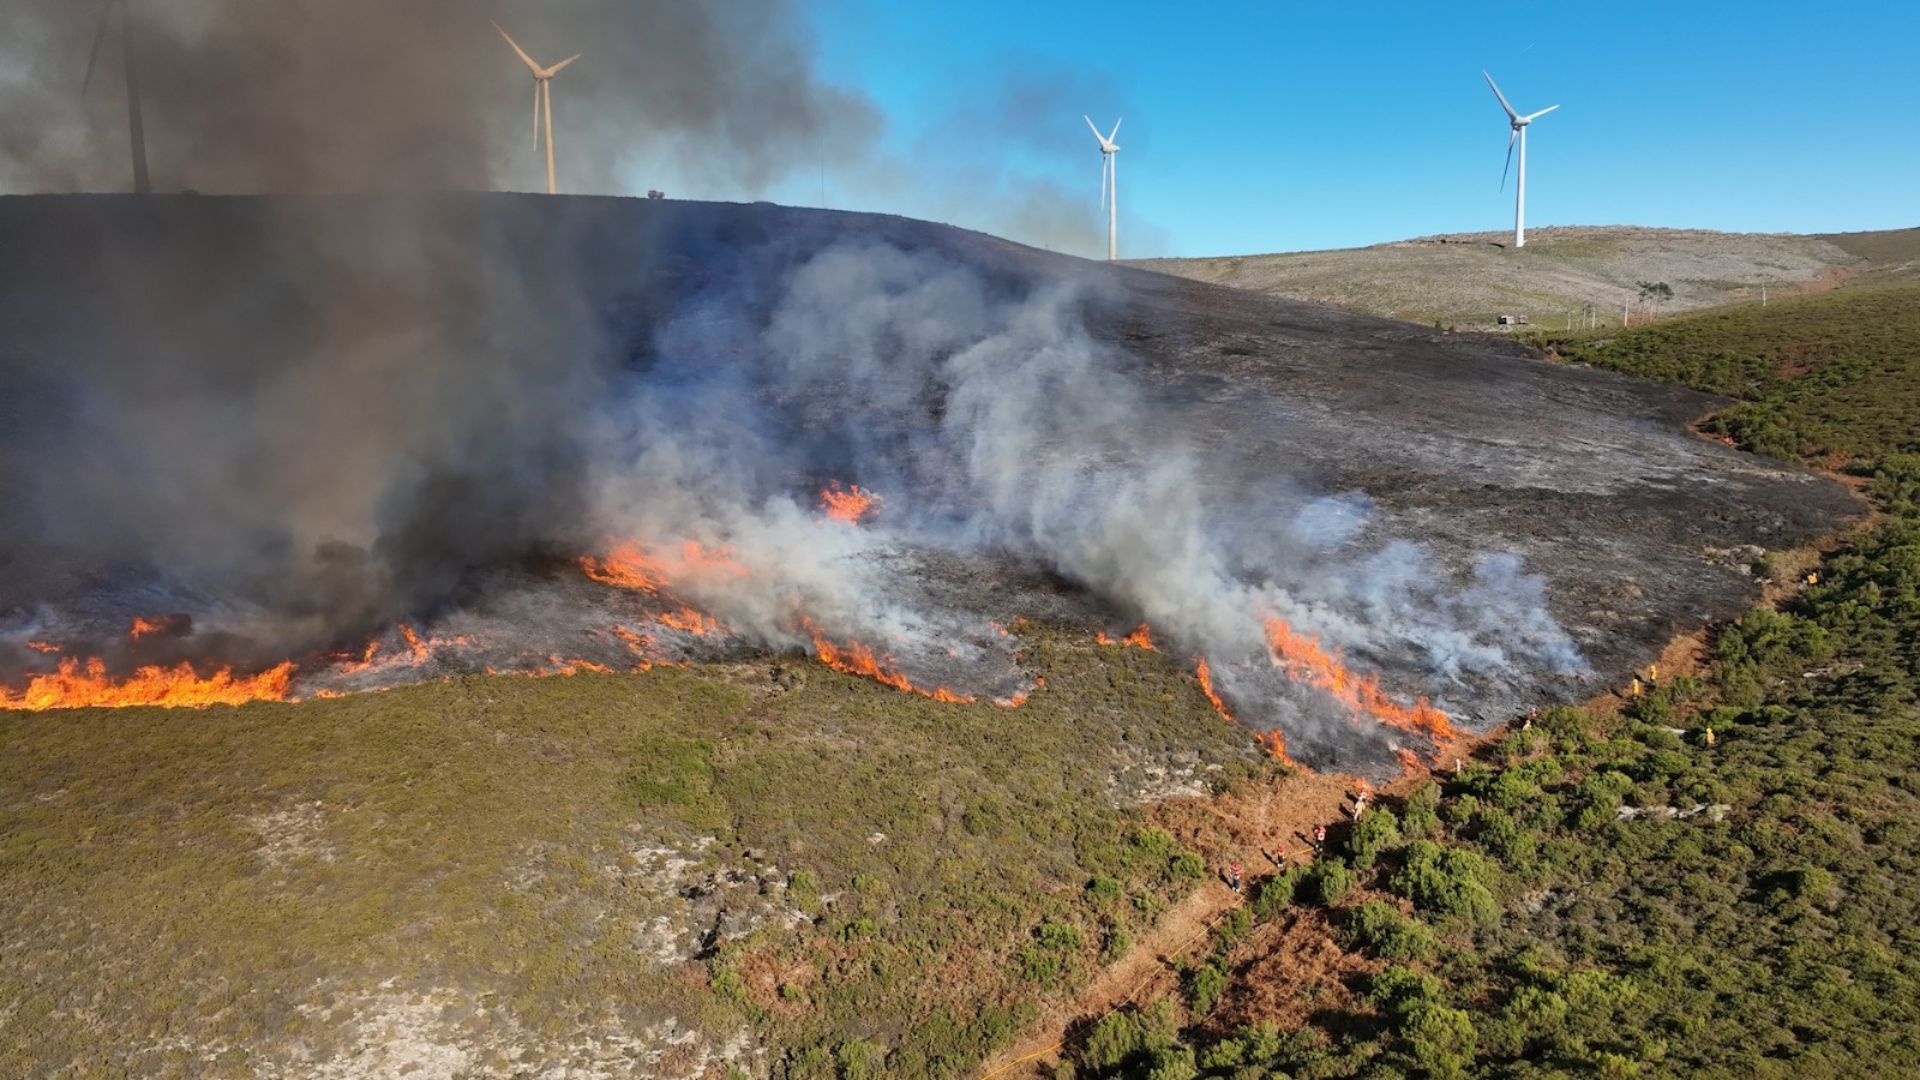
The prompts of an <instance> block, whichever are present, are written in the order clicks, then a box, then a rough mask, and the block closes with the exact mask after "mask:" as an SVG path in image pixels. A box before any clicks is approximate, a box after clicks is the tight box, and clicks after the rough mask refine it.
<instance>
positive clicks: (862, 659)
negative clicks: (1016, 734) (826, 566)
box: [800, 619, 973, 705]
mask: <svg viewBox="0 0 1920 1080" xmlns="http://www.w3.org/2000/svg"><path fill="white" fill-rule="evenodd" d="M800 625H801V627H802V628H803V629H805V630H806V632H807V634H808V636H810V637H812V638H813V651H814V654H815V655H816V656H818V657H819V658H820V662H821V663H823V664H825V665H827V666H828V667H830V668H832V669H834V670H835V671H844V672H846V673H847V674H849V675H864V676H866V677H867V678H869V679H872V680H873V681H875V682H877V683H880V684H882V685H884V686H891V687H893V688H894V689H895V690H904V691H906V692H907V693H909V694H919V695H920V696H921V697H924V698H932V699H933V700H935V701H945V702H950V703H952V704H955V705H965V704H968V703H969V702H971V701H973V698H972V697H970V696H968V695H964V694H956V693H954V692H953V691H951V690H949V689H947V688H946V687H944V686H938V687H935V688H933V689H932V690H927V689H924V688H922V687H918V686H915V685H913V683H912V682H911V681H910V680H909V679H908V678H907V677H906V676H905V675H902V674H901V673H900V671H899V669H898V668H896V667H894V666H893V663H894V660H893V657H891V656H887V655H885V654H884V653H879V654H877V653H875V652H874V651H873V649H872V648H871V647H869V646H867V645H866V644H864V643H862V642H858V641H849V642H847V644H846V646H845V647H841V646H838V645H835V644H834V643H833V642H831V641H829V640H828V639H827V636H826V634H824V633H822V632H821V630H820V628H819V627H818V626H815V625H814V624H813V621H812V620H810V619H801V620H800Z"/></svg>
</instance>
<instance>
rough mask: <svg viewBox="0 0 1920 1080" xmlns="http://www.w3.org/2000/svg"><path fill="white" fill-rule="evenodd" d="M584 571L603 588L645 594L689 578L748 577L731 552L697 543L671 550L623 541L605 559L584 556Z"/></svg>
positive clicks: (686, 542)
mask: <svg viewBox="0 0 1920 1080" xmlns="http://www.w3.org/2000/svg"><path fill="white" fill-rule="evenodd" d="M580 569H581V570H583V571H585V573H586V575H587V576H588V577H590V578H592V579H593V580H595V581H597V582H599V583H600V584H602V585H612V586H614V587H616V588H621V589H637V590H639V591H641V592H659V591H660V590H661V589H663V588H666V586H667V583H668V582H669V581H674V580H678V579H681V578H686V577H699V576H703V575H704V576H707V577H714V576H724V577H745V576H746V573H747V568H746V567H744V566H741V565H740V564H739V563H737V562H735V561H734V560H733V550H732V549H731V548H726V547H718V548H711V549H709V548H706V547H703V546H702V545H701V544H700V542H699V541H697V540H687V541H685V542H683V543H681V544H680V545H679V546H678V547H676V548H667V549H659V548H654V547H650V546H648V545H646V544H641V543H637V542H634V541H631V540H623V541H621V542H619V543H617V544H614V545H613V546H612V547H610V548H608V549H607V553H606V556H605V557H604V558H595V557H593V556H592V555H585V556H582V557H581V559H580Z"/></svg>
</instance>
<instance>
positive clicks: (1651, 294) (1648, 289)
mask: <svg viewBox="0 0 1920 1080" xmlns="http://www.w3.org/2000/svg"><path fill="white" fill-rule="evenodd" d="M1640 299H1642V300H1644V301H1646V302H1647V304H1648V305H1649V306H1652V305H1654V304H1659V305H1661V306H1663V307H1664V306H1665V305H1666V303H1667V301H1669V300H1671V299H1673V286H1671V285H1669V284H1667V283H1666V282H1664V281H1642V282H1640Z"/></svg>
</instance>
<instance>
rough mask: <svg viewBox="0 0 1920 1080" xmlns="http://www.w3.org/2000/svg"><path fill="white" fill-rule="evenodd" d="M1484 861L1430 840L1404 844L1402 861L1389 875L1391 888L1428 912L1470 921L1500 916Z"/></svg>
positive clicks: (1458, 849)
mask: <svg viewBox="0 0 1920 1080" xmlns="http://www.w3.org/2000/svg"><path fill="white" fill-rule="evenodd" d="M1489 877H1490V873H1489V871H1488V869H1487V865H1486V862H1485V861H1484V860H1482V859H1481V858H1480V856H1479V855H1478V854H1476V853H1475V852H1472V851H1469V850H1467V849H1465V848H1449V847H1441V846H1440V845H1439V844H1436V843H1434V842H1433V841H1431V840H1415V841H1414V842H1413V843H1411V844H1409V845H1407V853H1406V863H1405V865H1403V866H1401V868H1400V870H1399V871H1398V872H1397V873H1395V874H1394V875H1393V879H1392V885H1393V891H1394V892H1397V893H1399V894H1400V895H1401V896H1404V897H1406V898H1407V899H1409V900H1411V901H1413V902H1414V904H1415V905H1417V906H1419V907H1421V908H1424V909H1426V910H1428V911H1435V912H1439V913H1440V914H1443V915H1454V916H1458V917H1460V918H1463V919H1466V920H1468V921H1470V922H1474V923H1481V924H1485V923H1491V922H1493V921H1494V920H1496V919H1498V918H1499V917H1500V908H1499V905H1498V904H1496V903H1495V902H1494V899H1493V890H1492V889H1491V888H1490V887H1489V886H1488V879H1489Z"/></svg>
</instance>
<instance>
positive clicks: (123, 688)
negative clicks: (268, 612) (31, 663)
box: [0, 657, 294, 711]
mask: <svg viewBox="0 0 1920 1080" xmlns="http://www.w3.org/2000/svg"><path fill="white" fill-rule="evenodd" d="M293 671H294V665H293V662H292V661H288V662H286V663H284V664H281V665H280V666H278V667H275V668H271V669H269V670H267V671H263V672H261V673H260V674H258V675H251V676H242V677H236V676H235V675H234V674H233V669H232V668H221V669H219V670H218V671H215V672H214V673H213V674H211V675H205V676H202V675H200V674H198V673H197V672H195V671H194V670H193V665H191V664H185V663H183V664H180V665H179V666H178V667H171V668H167V667H158V666H151V667H143V668H139V669H137V670H136V671H135V672H134V673H133V674H132V675H131V676H129V677H127V678H125V679H120V680H116V679H114V678H112V677H111V676H109V675H108V674H107V665H106V662H105V661H103V660H101V659H100V658H98V657H95V658H93V659H90V660H88V661H87V662H86V664H85V666H84V667H83V666H82V665H81V663H80V661H79V660H77V659H75V658H73V657H68V658H67V659H65V660H62V661H60V670H59V671H57V672H55V673H54V674H51V675H35V676H33V678H32V679H30V680H29V681H28V683H27V688H26V689H25V690H23V691H21V692H19V693H15V692H13V691H11V690H7V689H5V688H0V709H25V710H30V711H39V710H44V709H86V708H127V707H131V706H136V705H157V706H159V707H161V708H167V709H197V708H204V707H206V706H208V705H240V704H243V703H245V702H249V701H284V700H285V699H286V697H287V689H288V686H289V685H290V684H291V683H292V681H293Z"/></svg>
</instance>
